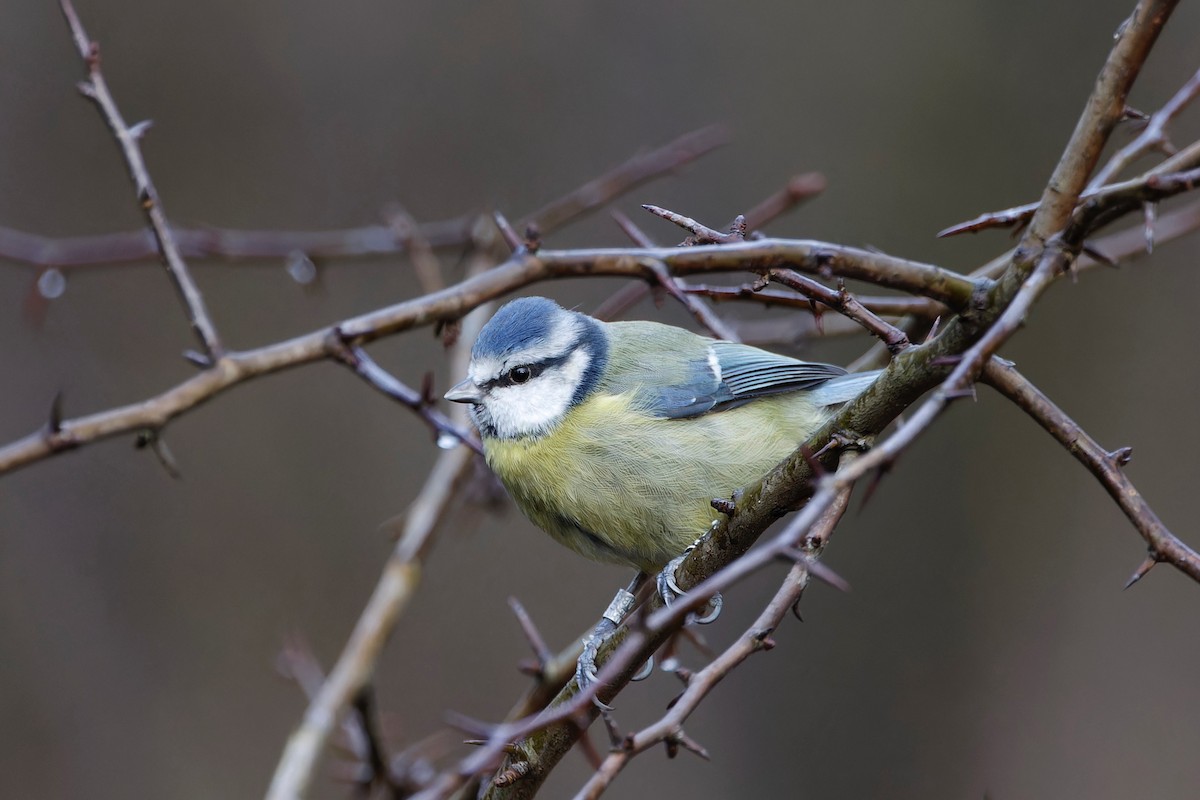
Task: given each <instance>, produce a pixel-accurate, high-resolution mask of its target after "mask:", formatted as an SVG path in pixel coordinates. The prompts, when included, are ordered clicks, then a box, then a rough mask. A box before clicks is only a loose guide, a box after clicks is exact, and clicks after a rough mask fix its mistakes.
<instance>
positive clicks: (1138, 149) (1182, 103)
mask: <svg viewBox="0 0 1200 800" xmlns="http://www.w3.org/2000/svg"><path fill="white" fill-rule="evenodd" d="M1197 94H1200V70H1197V71H1196V74H1195V75H1193V76H1192V77H1191V78H1190V79H1189V80H1188V81H1187V83H1185V84H1183V86H1182V87H1180V89H1179V91H1177V92H1176V93H1175V94H1174V96H1172V97H1171V99H1170V100H1168V101H1167V102H1166V103H1165V104H1164V105H1163V107H1162V108H1160V109H1159V110H1158V111H1155V112H1154V113H1153V114H1151V115H1150V119H1149V120H1147V121H1146V127H1145V128H1143V129H1142V132H1141V133H1139V134H1138V135H1137V137H1136V138H1135V139H1134V140H1133V141H1131V142H1130V143H1129V144H1127V145H1125V146H1124V147H1122V148H1121V149H1120V150H1118V151H1117V152H1116V153H1114V154H1113V157H1112V158H1110V159H1109V160H1108V163H1107V164H1105V165H1104V167H1102V168H1101V169H1100V170H1099V171H1098V172H1097V173H1096V176H1095V177H1094V178H1092V180H1091V183H1089V184H1088V186H1089V188H1093V189H1094V188H1098V187H1100V186H1103V185H1104V184H1106V183H1108V182H1109V181H1111V180H1112V179H1113V178H1115V177H1116V176H1117V175H1119V174H1121V171H1122V170H1124V169H1125V168H1126V167H1128V166H1129V165H1130V164H1132V163H1133V162H1134V161H1136V160H1137V159H1139V158H1141V157H1142V156H1144V155H1146V154H1148V153H1151V152H1153V151H1155V150H1159V151H1161V152H1164V153H1166V154H1167V155H1173V154H1174V153H1175V148H1174V147H1173V146H1172V145H1171V140H1170V138H1169V137H1168V136H1167V126H1168V125H1170V124H1171V120H1173V119H1175V117H1177V116H1179V112H1180V111H1183V109H1184V108H1185V107H1186V106H1187V104H1188V103H1190V102H1192V100H1194V99H1195V98H1196V95H1197Z"/></svg>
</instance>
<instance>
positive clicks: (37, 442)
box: [0, 239, 975, 474]
mask: <svg viewBox="0 0 1200 800" xmlns="http://www.w3.org/2000/svg"><path fill="white" fill-rule="evenodd" d="M659 262H661V263H662V264H665V265H666V266H667V267H668V268H669V269H670V271H671V272H672V274H676V275H679V274H698V273H704V272H735V271H743V270H751V271H756V270H762V269H768V268H770V267H772V266H784V265H788V264H790V265H792V266H795V267H797V268H804V267H807V268H808V270H809V271H818V272H819V271H820V270H821V269H822V268H825V267H828V268H829V269H832V270H833V271H834V272H835V273H837V274H841V275H844V276H845V277H853V278H857V279H859V280H866V281H874V282H878V283H881V284H883V285H889V286H894V285H897V284H903V285H906V286H909V287H912V288H924V289H926V290H927V291H928V292H929V293H931V294H936V295H939V296H940V297H942V298H945V299H947V301H949V298H957V299H958V300H961V301H963V302H965V300H966V298H967V297H969V295H970V292H971V291H972V290H973V288H972V287H974V285H975V284H974V283H972V282H971V281H969V280H967V279H966V278H963V277H961V276H959V275H957V274H955V273H953V272H950V271H949V270H944V269H941V268H940V267H930V266H927V265H924V264H916V263H914V262H908V261H904V260H903V259H897V258H891V257H889V256H883V255H880V254H878V253H872V252H868V251H865V250H857V249H855V248H850V247H841V246H839V245H833V244H827V243H824V242H811V241H799V240H788V239H762V240H759V241H753V242H744V243H740V244H735V245H713V246H708V247H689V248H648V249H646V248H624V249H619V248H612V249H605V250H558V251H553V250H543V251H540V252H538V253H537V254H533V253H529V252H527V251H522V252H518V253H517V254H514V256H513V257H512V258H511V259H509V261H508V262H506V263H505V264H502V265H501V266H498V267H496V268H495V269H492V270H488V271H487V272H485V273H483V274H481V275H478V276H475V277H472V278H468V279H467V280H464V281H462V282H461V283H458V284H455V285H454V286H450V287H448V288H446V289H443V290H442V291H439V292H434V293H431V294H428V295H425V296H423V297H420V298H417V299H414V300H408V301H405V302H402V303H397V304H396V305H392V306H388V307H385V308H381V309H378V310H376V311H371V312H368V313H366V314H362V315H360V316H357V317H353V318H351V319H348V320H345V321H343V322H340V323H337V324H336V325H331V326H328V327H325V328H320V329H318V330H315V331H312V332H310V333H307V334H304V335H301V336H297V337H295V338H293V339H289V340H286V341H283V342H278V343H275V344H270V345H267V346H265V347H261V348H258V349H256V350H248V351H244V352H228V353H226V354H225V355H224V356H223V357H222V358H220V359H219V360H218V361H217V362H216V363H215V364H213V365H212V367H211V368H209V369H206V370H204V371H203V372H201V373H199V374H198V375H196V376H194V377H192V378H190V379H188V380H186V381H184V382H183V383H181V384H179V385H177V386H175V387H174V388H172V389H169V390H167V391H166V392H163V393H162V394H160V395H157V396H156V397H152V398H149V399H147V400H144V401H141V402H139V403H134V404H131V405H127V406H122V407H120V408H114V409H111V410H108V411H102V412H99V413H96V414H91V415H89V416H85V417H80V418H77V419H73V420H64V421H57V420H55V421H53V422H52V423H51V424H48V425H47V426H45V427H43V428H42V429H41V430H39V431H36V432H34V433H32V434H29V435H28V436H26V437H24V438H23V439H20V440H18V441H16V442H13V443H11V444H9V445H7V446H5V447H2V448H0V474H3V473H5V472H9V471H11V470H14V469H17V468H19V467H22V466H25V465H27V464H31V463H33V462H35V461H38V460H40V459H43V458H47V457H49V456H52V455H55V454H57V453H61V452H64V451H66V450H71V449H74V448H77V447H80V446H82V445H85V444H88V443H90V442H94V441H98V440H100V439H105V438H108V437H111V436H117V435H120V434H123V433H129V432H132V431H137V430H142V429H151V430H158V429H160V428H162V427H163V426H164V425H166V424H167V423H168V422H169V421H170V420H172V419H174V418H175V417H177V416H179V415H180V414H183V413H184V412H186V411H188V410H190V409H192V408H194V407H196V406H198V405H200V404H201V403H204V402H206V401H208V400H210V399H212V398H213V397H215V396H217V395H219V394H221V393H222V392H224V391H225V390H227V389H229V388H231V387H233V386H236V385H238V384H240V383H244V382H246V381H248V380H251V379H253V378H257V377H260V376H263V375H269V374H271V373H273V372H279V371H281V370H284V369H290V368H292V367H296V366H300V365H302V364H308V363H311V362H314V361H320V360H322V359H326V358H330V357H336V356H337V354H338V352H339V349H340V348H341V347H342V344H343V343H345V344H349V345H357V344H363V343H366V342H371V341H374V340H376V339H379V338H382V337H384V336H390V335H393V334H396V333H399V332H401V331H405V330H409V329H411V328H415V327H420V326H425V325H430V324H433V323H435V322H439V321H452V320H456V319H459V318H461V317H462V316H463V315H465V314H466V313H467V312H469V311H470V310H471V309H473V308H475V307H476V306H478V305H479V304H481V303H484V302H486V301H488V300H493V299H495V298H498V297H501V296H502V295H505V294H508V293H509V292H512V291H515V290H517V289H520V288H521V287H524V286H528V285H530V284H532V283H535V282H537V281H542V280H548V279H555V278H569V277H583V276H596V275H608V276H622V277H637V278H642V279H644V280H657V278H656V274H655V270H656V269H658V263H659Z"/></svg>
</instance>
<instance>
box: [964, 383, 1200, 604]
mask: <svg viewBox="0 0 1200 800" xmlns="http://www.w3.org/2000/svg"><path fill="white" fill-rule="evenodd" d="M983 380H984V381H985V382H986V383H987V384H988V385H990V386H992V387H993V388H995V389H996V390H997V391H998V392H1000V393H1001V394H1002V395H1004V396H1005V397H1007V398H1008V399H1009V400H1011V401H1013V402H1014V403H1015V404H1016V405H1017V406H1018V407H1019V408H1021V410H1023V411H1024V412H1025V413H1027V414H1029V416H1030V417H1032V418H1033V419H1034V421H1035V422H1037V424H1039V425H1041V426H1042V427H1043V428H1045V429H1046V432H1047V433H1049V434H1050V435H1051V436H1053V437H1054V438H1055V439H1057V440H1058V442H1059V443H1060V444H1061V445H1062V446H1063V447H1065V448H1066V449H1067V452H1069V453H1070V454H1071V455H1073V456H1074V457H1075V458H1076V459H1077V460H1078V461H1079V462H1080V463H1081V464H1083V465H1084V466H1085V467H1087V468H1088V470H1089V471H1090V472H1091V473H1092V474H1093V475H1095V476H1096V479H1097V480H1098V481H1100V484H1101V485H1102V486H1103V487H1104V490H1105V491H1106V492H1108V494H1109V496H1110V497H1112V499H1113V500H1114V501H1115V502H1116V503H1117V505H1118V506H1120V507H1121V510H1122V511H1123V512H1124V513H1125V516H1126V517H1128V518H1129V521H1130V522H1132V523H1133V526H1134V527H1135V528H1136V529H1137V531H1138V533H1140V534H1141V536H1142V538H1143V539H1145V540H1146V545H1147V547H1149V549H1150V554H1151V558H1152V559H1153V561H1155V562H1159V561H1165V562H1168V563H1170V564H1172V565H1173V566H1175V567H1178V568H1179V570H1180V571H1182V572H1183V573H1185V574H1187V575H1189V576H1191V578H1192V579H1193V580H1196V581H1200V553H1197V552H1196V551H1195V550H1193V549H1191V548H1190V547H1188V546H1187V545H1186V544H1184V543H1183V542H1182V541H1180V540H1179V538H1178V537H1176V536H1175V535H1174V534H1173V533H1171V531H1170V530H1169V529H1168V528H1167V526H1166V525H1164V524H1163V523H1162V521H1161V520H1160V519H1159V518H1158V515H1157V514H1155V513H1154V510H1153V509H1151V508H1150V504H1149V503H1147V502H1146V501H1145V499H1144V498H1143V497H1142V495H1141V494H1140V493H1139V492H1138V490H1137V489H1136V488H1135V487H1134V485H1133V482H1132V481H1130V480H1129V477H1128V476H1127V475H1126V474H1125V471H1124V470H1123V469H1122V466H1124V464H1125V463H1126V462H1127V461H1128V460H1129V451H1128V449H1127V448H1122V449H1119V450H1116V451H1113V452H1109V451H1108V450H1105V449H1104V448H1103V447H1101V446H1100V445H1099V444H1097V442H1096V440H1095V439H1093V438H1092V437H1091V436H1089V435H1088V434H1087V432H1086V431H1084V430H1083V429H1082V428H1081V427H1079V424H1078V423H1076V422H1075V421H1074V420H1073V419H1071V418H1070V417H1069V416H1067V414H1066V413H1065V412H1064V411H1063V410H1062V409H1061V408H1059V407H1058V406H1056V405H1055V404H1054V403H1053V402H1051V400H1050V399H1049V398H1048V397H1046V395H1044V394H1043V393H1042V392H1041V391H1039V390H1038V388H1037V387H1036V386H1034V385H1033V384H1032V383H1030V382H1029V380H1028V379H1027V378H1025V376H1023V375H1021V373H1019V372H1018V371H1017V370H1016V368H1015V367H1013V366H1012V365H1011V364H1007V363H1002V362H1000V361H997V360H995V359H993V360H992V361H991V362H990V363H989V364H988V365H987V367H986V368H985V369H984V371H983Z"/></svg>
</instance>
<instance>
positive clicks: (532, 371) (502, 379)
mask: <svg viewBox="0 0 1200 800" xmlns="http://www.w3.org/2000/svg"><path fill="white" fill-rule="evenodd" d="M573 352H574V351H573V350H568V351H567V352H566V353H563V354H562V355H561V356H554V357H553V358H544V359H542V360H541V361H534V362H531V363H529V364H517V365H516V366H514V367H512V369H508V370H505V371H504V372H503V373H501V374H500V375H499V376H498V377H495V378H492V379H491V380H490V381H488V382H487V383H486V384H484V386H485V387H486V388H488V389H492V388H501V387H504V386H519V385H520V384H522V383H529V381H531V380H533V379H534V378H536V377H537V376H539V375H541V374H542V373H543V372H545V371H546V370H548V369H552V368H553V367H559V366H562V365H563V364H565V363H567V359H569V358H570V357H571V353H573ZM521 367H525V368H527V369H528V370H529V377H528V378H526V379H525V380H523V381H515V380H513V371H514V370H517V369H520V368H521Z"/></svg>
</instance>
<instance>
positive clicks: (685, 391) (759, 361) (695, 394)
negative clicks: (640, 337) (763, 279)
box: [646, 342, 846, 419]
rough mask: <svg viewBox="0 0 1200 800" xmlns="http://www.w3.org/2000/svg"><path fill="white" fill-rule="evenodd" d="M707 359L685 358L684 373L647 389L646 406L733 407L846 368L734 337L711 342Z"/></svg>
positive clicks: (693, 412) (677, 412) (671, 409)
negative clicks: (791, 355) (671, 382)
mask: <svg viewBox="0 0 1200 800" xmlns="http://www.w3.org/2000/svg"><path fill="white" fill-rule="evenodd" d="M706 356H707V357H706V358H705V359H696V360H695V361H692V362H689V364H688V369H687V373H688V377H687V379H686V380H684V381H683V382H680V383H676V384H674V385H670V386H658V387H655V388H654V389H653V390H651V391H649V392H647V395H648V396H647V401H648V402H647V404H646V405H647V410H648V411H649V412H650V413H652V414H654V415H655V416H659V417H665V418H669V419H682V418H687V417H695V416H699V415H700V414H706V413H709V412H712V411H724V410H727V409H730V408H736V407H737V406H740V405H742V404H743V403H746V402H748V401H750V400H753V399H754V398H756V397H765V396H767V395H773V394H782V393H785V392H798V391H802V390H805V389H812V388H814V387H817V386H820V385H821V384H822V383H825V382H826V381H828V380H830V379H831V378H836V377H838V376H841V375H845V374H846V370H844V369H842V368H841V367H836V366H833V365H832V364H814V363H810V362H807V361H799V360H797V359H794V358H788V357H787V356H781V355H778V354H777V353H770V352H767V351H766V350H759V349H758V348H757V347H751V346H749V345H744V344H735V343H733V342H713V343H712V344H711V345H710V346H709V347H708V348H707V350H706Z"/></svg>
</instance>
